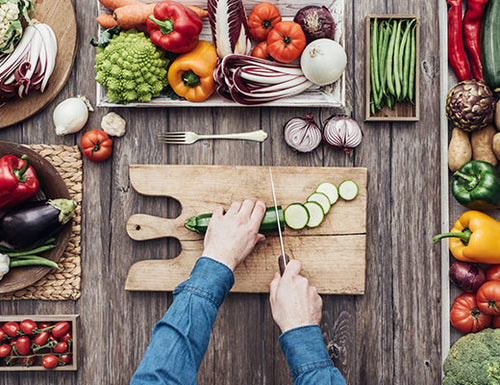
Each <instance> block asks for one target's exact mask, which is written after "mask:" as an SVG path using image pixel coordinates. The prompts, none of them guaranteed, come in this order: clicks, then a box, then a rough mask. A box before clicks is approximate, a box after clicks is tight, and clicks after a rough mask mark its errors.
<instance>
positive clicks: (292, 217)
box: [284, 203, 309, 230]
mask: <svg viewBox="0 0 500 385" xmlns="http://www.w3.org/2000/svg"><path fill="white" fill-rule="evenodd" d="M284 214H285V223H286V225H287V226H288V227H290V228H291V229H294V230H300V229H303V228H304V227H306V225H307V223H308V222H309V211H308V210H307V209H306V208H305V206H304V205H302V204H300V203H292V204H291V205H290V206H288V207H287V208H286V209H285V213H284Z"/></svg>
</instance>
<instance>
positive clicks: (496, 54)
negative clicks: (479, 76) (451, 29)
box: [480, 0, 500, 92]
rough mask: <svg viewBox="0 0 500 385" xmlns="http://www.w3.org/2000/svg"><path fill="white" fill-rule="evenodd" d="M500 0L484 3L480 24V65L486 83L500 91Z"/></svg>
mask: <svg viewBox="0 0 500 385" xmlns="http://www.w3.org/2000/svg"><path fill="white" fill-rule="evenodd" d="M499 31H500V0H490V1H488V3H487V4H486V8H485V10H484V15H483V20H482V25H481V47H480V52H481V65H482V67H483V68H482V69H483V77H484V81H485V82H486V84H487V85H488V86H489V87H490V88H491V89H492V90H494V91H495V92H499V91H500V38H499Z"/></svg>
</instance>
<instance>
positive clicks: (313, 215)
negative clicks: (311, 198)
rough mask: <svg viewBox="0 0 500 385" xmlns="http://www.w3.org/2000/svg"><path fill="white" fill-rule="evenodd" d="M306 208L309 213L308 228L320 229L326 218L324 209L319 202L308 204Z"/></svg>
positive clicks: (305, 204)
mask: <svg viewBox="0 0 500 385" xmlns="http://www.w3.org/2000/svg"><path fill="white" fill-rule="evenodd" d="M304 206H305V208H306V209H307V211H308V212H309V221H308V222H307V227H311V228H312V227H318V226H319V225H320V224H321V222H323V219H324V218H325V214H324V213H323V208H322V207H321V205H320V204H319V203H317V202H306V203H304Z"/></svg>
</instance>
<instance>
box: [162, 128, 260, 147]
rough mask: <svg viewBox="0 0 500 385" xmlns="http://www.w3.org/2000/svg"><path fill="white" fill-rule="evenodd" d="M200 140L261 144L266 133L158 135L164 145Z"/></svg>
mask: <svg viewBox="0 0 500 385" xmlns="http://www.w3.org/2000/svg"><path fill="white" fill-rule="evenodd" d="M200 139H239V140H253V141H255V142H263V141H264V140H266V139H267V132H265V131H263V130H258V131H252V132H242V133H239V134H222V135H198V134H196V133H194V132H190V131H186V132H162V133H160V134H158V141H159V142H160V143H166V144H193V143H194V142H197V141H198V140H200Z"/></svg>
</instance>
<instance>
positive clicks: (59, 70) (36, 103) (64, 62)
mask: <svg viewBox="0 0 500 385" xmlns="http://www.w3.org/2000/svg"><path fill="white" fill-rule="evenodd" d="M31 17H32V18H35V19H37V20H38V21H40V22H43V23H46V24H48V25H50V26H51V27H52V29H53V30H54V33H55V34H56V37H57V58H56V66H55V68H54V72H53V73H52V76H51V77H50V79H49V83H48V86H47V88H46V89H45V92H44V93H43V94H42V93H40V92H39V91H32V92H31V93H30V94H29V95H28V96H27V97H25V98H23V99H16V100H14V101H11V102H8V103H7V104H5V105H4V106H3V107H0V129H1V128H5V127H8V126H11V125H13V124H16V123H19V122H22V121H23V120H25V119H27V118H29V117H31V116H33V115H34V114H36V113H37V112H38V111H40V110H41V109H42V108H44V107H45V106H46V105H47V104H49V103H50V102H51V101H52V100H54V98H55V97H56V96H57V94H58V93H59V92H60V91H61V89H62V88H63V87H64V85H65V84H66V82H67V81H68V78H69V75H70V74H71V68H72V67H73V62H74V60H75V54H76V43H77V25H76V15H75V10H74V9H73V4H72V2H71V0H36V2H35V12H34V13H33V12H32V13H31Z"/></svg>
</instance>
